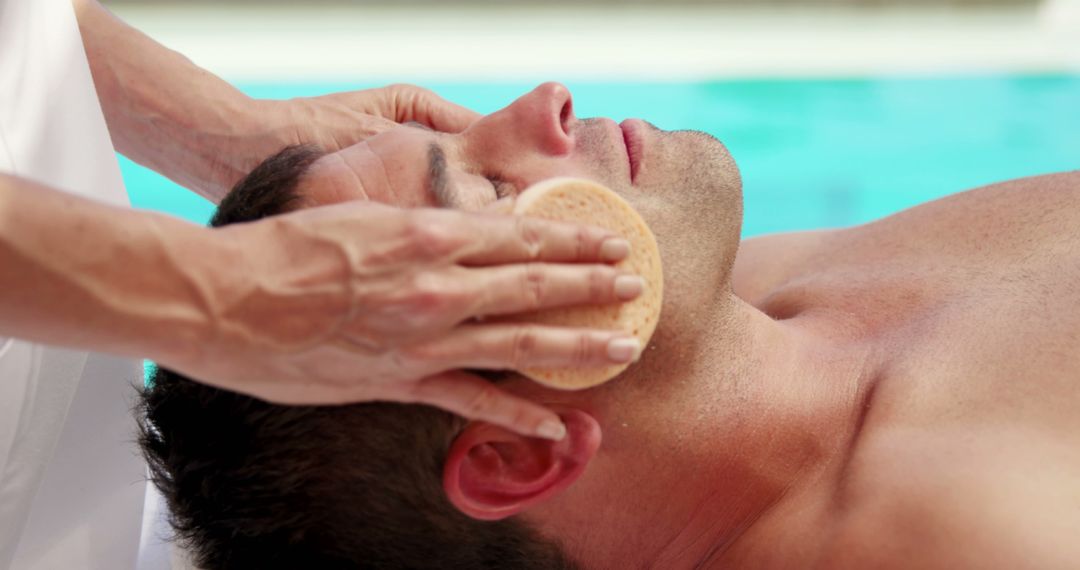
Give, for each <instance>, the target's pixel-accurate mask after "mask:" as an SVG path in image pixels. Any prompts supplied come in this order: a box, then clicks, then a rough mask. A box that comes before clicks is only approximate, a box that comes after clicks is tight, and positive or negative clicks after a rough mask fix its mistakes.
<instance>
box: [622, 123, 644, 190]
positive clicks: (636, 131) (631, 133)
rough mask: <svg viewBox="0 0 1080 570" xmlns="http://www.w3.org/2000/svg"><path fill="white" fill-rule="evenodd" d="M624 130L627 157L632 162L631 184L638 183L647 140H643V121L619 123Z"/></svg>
mask: <svg viewBox="0 0 1080 570" xmlns="http://www.w3.org/2000/svg"><path fill="white" fill-rule="evenodd" d="M619 128H620V129H622V135H623V143H624V144H626V156H627V159H628V160H629V162H630V183H631V184H634V183H636V182H637V175H638V171H640V170H641V159H642V153H643V151H644V147H645V140H644V139H643V138H642V132H641V121H638V120H637V119H627V120H625V121H623V122H622V123H619Z"/></svg>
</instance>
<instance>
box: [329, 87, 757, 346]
mask: <svg viewBox="0 0 1080 570" xmlns="http://www.w3.org/2000/svg"><path fill="white" fill-rule="evenodd" d="M312 174H313V176H311V177H309V179H321V180H324V181H326V182H323V183H321V184H320V185H319V187H316V188H314V189H313V190H312V192H310V193H309V202H310V203H313V204H319V203H332V202H339V201H343V200H349V199H360V198H365V197H366V198H368V199H372V200H375V201H379V202H384V203H389V204H393V205H396V206H401V207H446V208H457V209H464V210H480V209H483V208H484V207H485V206H487V205H488V204H491V203H492V202H494V201H496V200H497V199H499V198H504V197H513V196H516V195H517V194H519V193H520V192H522V191H523V190H524V189H525V188H527V187H528V186H530V185H532V184H534V183H536V182H540V181H542V180H545V179H548V178H553V177H556V176H574V177H580V178H587V179H591V180H594V181H597V182H599V183H601V184H603V185H605V186H607V187H609V188H611V189H612V190H614V191H616V192H618V193H619V194H620V195H621V196H622V197H623V198H625V199H626V200H627V201H628V202H630V204H631V205H633V206H634V208H635V209H636V210H637V211H638V212H639V213H640V214H641V215H642V217H643V218H644V219H645V221H646V222H647V223H648V224H649V226H650V228H651V229H652V230H653V232H654V233H655V234H656V237H657V242H658V244H659V246H660V249H661V256H662V259H663V263H664V272H665V306H664V312H665V315H664V318H662V319H661V323H660V327H661V328H660V330H659V331H658V333H657V336H658V337H659V336H662V335H663V332H664V325H665V321H672V320H673V319H677V317H678V315H679V314H680V313H682V312H683V309H684V308H685V306H686V304H687V303H703V302H707V298H710V297H711V296H712V295H713V294H715V293H717V292H719V291H721V290H725V289H726V278H727V272H728V270H729V269H730V266H731V263H732V261H733V259H734V254H735V249H736V247H737V244H738V235H739V230H740V226H741V220H742V198H741V182H740V179H739V173H738V169H737V168H736V167H735V164H734V162H733V161H732V159H731V157H730V155H729V154H728V152H727V150H726V149H725V148H724V146H723V145H722V144H721V143H720V142H719V141H717V140H716V139H715V138H713V137H711V136H710V135H707V134H705V133H701V132H697V131H679V132H665V131H661V130H659V129H657V128H655V127H653V126H652V125H650V124H648V123H646V122H644V121H640V120H628V121H625V122H623V123H622V125H619V124H617V123H615V122H614V121H612V120H610V119H603V118H598V119H582V120H579V119H577V118H576V117H574V113H573V109H572V103H571V98H570V93H569V92H568V91H567V89H566V88H565V87H564V86H562V85H559V84H557V83H545V84H543V85H540V86H539V87H537V88H536V89H534V90H532V91H531V92H529V93H527V94H525V95H524V96H522V97H521V98H519V99H518V100H516V101H514V102H513V103H512V104H510V105H509V106H507V107H505V108H503V109H502V110H500V111H497V112H495V113H492V114H490V115H487V116H486V117H484V118H482V119H480V120H479V121H477V122H476V123H474V124H473V125H472V126H471V127H470V128H469V129H467V130H466V131H464V132H462V133H460V134H444V133H436V132H432V131H429V130H426V129H424V128H422V127H419V126H412V125H404V126H400V127H396V128H394V129H392V130H389V131H387V132H384V133H381V134H379V135H377V136H374V137H372V138H370V139H368V140H366V141H365V142H363V143H360V144H357V145H354V146H352V147H349V148H347V149H344V150H342V151H340V152H338V153H335V154H333V155H329V156H327V157H324V158H322V159H320V161H318V162H317V163H316V164H315V165H314V166H313V170H312Z"/></svg>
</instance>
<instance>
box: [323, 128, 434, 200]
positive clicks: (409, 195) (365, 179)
mask: <svg viewBox="0 0 1080 570" xmlns="http://www.w3.org/2000/svg"><path fill="white" fill-rule="evenodd" d="M442 136H443V135H439V134H438V133H434V132H432V131H429V130H426V129H422V128H417V127H413V126H406V125H399V126H396V127H394V128H392V129H390V130H387V131H385V132H382V133H379V134H377V135H375V136H373V137H370V138H368V139H366V140H364V141H362V142H360V143H357V144H355V145H352V146H350V147H347V148H344V149H342V150H340V151H338V152H335V153H331V154H328V155H326V156H324V157H322V158H320V159H319V161H318V162H317V163H316V165H313V168H312V172H311V173H312V175H313V178H315V179H316V180H317V181H318V184H320V185H321V184H330V183H332V184H336V185H344V186H346V187H348V186H350V185H351V186H356V187H358V190H359V192H349V191H348V190H346V191H345V192H344V193H345V194H351V195H352V196H351V197H352V199H361V198H366V199H370V200H374V201H376V202H382V203H386V204H393V205H395V206H401V207H406V208H416V207H432V206H436V205H437V202H436V200H435V199H434V197H433V196H432V195H431V194H430V192H429V191H428V187H429V166H430V161H431V160H430V159H431V154H430V149H431V147H432V145H433V144H434V143H436V142H438V143H439V144H440V146H445V143H444V142H443V141H440V140H439V139H440V138H441V137H442ZM337 194H339V195H340V194H342V192H337Z"/></svg>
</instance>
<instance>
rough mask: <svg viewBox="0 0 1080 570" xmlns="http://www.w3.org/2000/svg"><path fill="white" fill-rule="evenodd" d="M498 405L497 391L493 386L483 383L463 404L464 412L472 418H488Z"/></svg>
mask: <svg viewBox="0 0 1080 570" xmlns="http://www.w3.org/2000/svg"><path fill="white" fill-rule="evenodd" d="M498 403H499V390H498V388H496V387H495V386H494V385H493V384H488V383H484V384H483V385H482V386H480V387H478V388H477V389H476V393H474V394H473V395H472V397H471V398H469V401H468V403H467V404H465V412H466V413H467V414H468V415H470V416H472V417H478V416H490V415H491V414H492V413H493V412H494V411H495V409H496V408H497V406H498Z"/></svg>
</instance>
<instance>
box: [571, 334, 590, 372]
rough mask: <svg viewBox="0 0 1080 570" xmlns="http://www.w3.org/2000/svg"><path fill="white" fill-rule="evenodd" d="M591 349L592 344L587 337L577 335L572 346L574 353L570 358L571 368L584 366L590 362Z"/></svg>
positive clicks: (585, 335)
mask: <svg viewBox="0 0 1080 570" xmlns="http://www.w3.org/2000/svg"><path fill="white" fill-rule="evenodd" d="M592 348H593V342H592V338H590V337H589V335H587V334H582V335H578V340H577V342H576V343H575V344H574V353H573V354H572V355H571V356H570V359H571V360H570V363H571V364H572V365H573V366H585V365H587V364H589V363H590V362H591V361H592V355H593V350H592Z"/></svg>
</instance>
